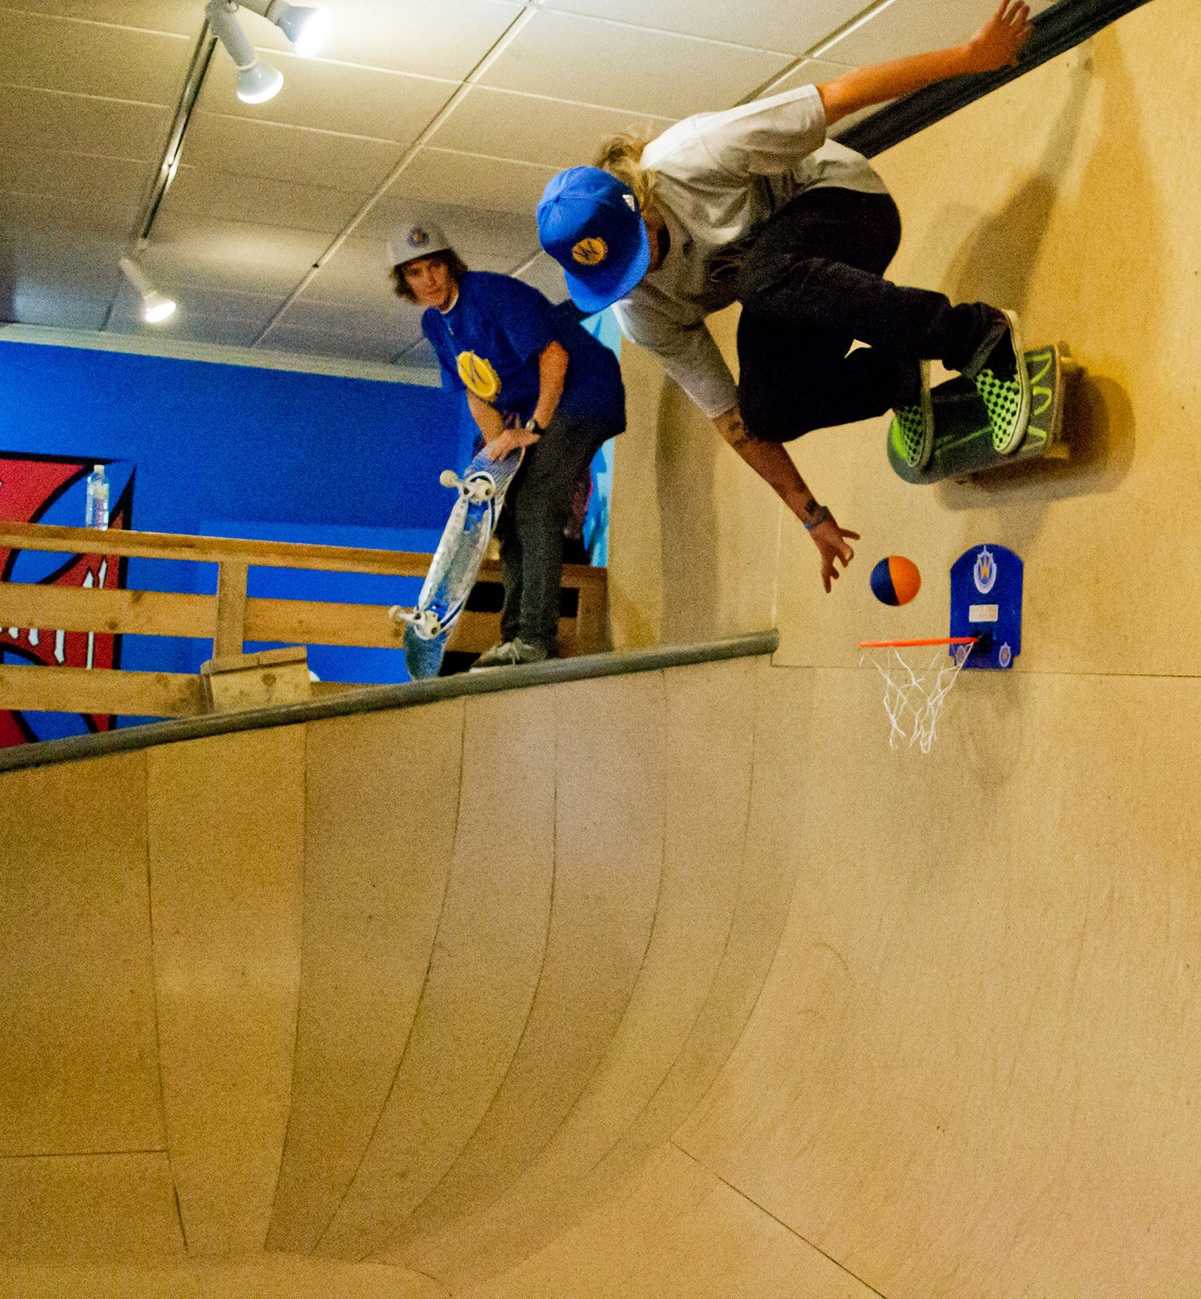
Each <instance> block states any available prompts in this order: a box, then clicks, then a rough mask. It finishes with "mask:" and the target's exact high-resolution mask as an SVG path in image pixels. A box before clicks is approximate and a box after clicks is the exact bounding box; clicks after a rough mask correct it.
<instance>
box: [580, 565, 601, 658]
mask: <svg viewBox="0 0 1201 1299" xmlns="http://www.w3.org/2000/svg"><path fill="white" fill-rule="evenodd" d="M606 595H607V588H606V586H605V584H604V583H603V582H584V583H582V584H581V586H580V594H579V603H578V604H577V605H576V653H577V654H597V653H599V652H600V651H601V650H603V649H604V648H605V604H606Z"/></svg>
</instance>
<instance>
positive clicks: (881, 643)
mask: <svg viewBox="0 0 1201 1299" xmlns="http://www.w3.org/2000/svg"><path fill="white" fill-rule="evenodd" d="M979 639H980V637H979V636H921V637H918V638H917V639H916V640H861V641H860V642H859V648H860V649H909V648H911V647H915V646H919V645H974V644H975V643H976V642H977V641H978V640H979Z"/></svg>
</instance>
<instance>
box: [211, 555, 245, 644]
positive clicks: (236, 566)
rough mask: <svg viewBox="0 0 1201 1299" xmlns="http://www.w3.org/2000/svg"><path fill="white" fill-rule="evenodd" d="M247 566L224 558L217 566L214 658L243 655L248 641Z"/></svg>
mask: <svg viewBox="0 0 1201 1299" xmlns="http://www.w3.org/2000/svg"><path fill="white" fill-rule="evenodd" d="M249 567H250V566H249V565H248V564H244V563H240V562H238V561H236V560H230V559H223V560H222V561H221V563H220V564H218V565H217V629H216V634H215V635H214V636H213V658H215V659H222V658H230V657H232V656H233V655H235V654H241V653H242V646H243V644H244V642H245V640H246V574H247V571H248V569H249Z"/></svg>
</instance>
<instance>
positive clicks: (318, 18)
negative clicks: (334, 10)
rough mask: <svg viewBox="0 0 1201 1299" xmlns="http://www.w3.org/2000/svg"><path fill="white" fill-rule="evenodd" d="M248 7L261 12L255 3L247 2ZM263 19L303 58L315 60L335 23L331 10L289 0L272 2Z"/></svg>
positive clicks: (250, 0)
mask: <svg viewBox="0 0 1201 1299" xmlns="http://www.w3.org/2000/svg"><path fill="white" fill-rule="evenodd" d="M260 3H261V0H260ZM246 7H247V8H249V9H255V10H258V5H257V4H256V3H255V0H246ZM260 12H261V11H260ZM263 17H264V18H266V19H268V21H270V22H273V23H274V24H275V25H276V27H278V28H279V30H280V31H281V32H283V34H284V35H285V36H286V37H287V38H288V40H290V41H291V42H292V46H293V48H294V49H295V50H296V53H297V54H299V55H300V57H301V58H302V59H310V58H312V57H313V55H314V54H316V53H317V52H318V51H319V50H320V49H321V46H322V45H323V44H324V43H325V38H326V37H327V36H328V35H329V29H330V26H331V23H332V21H333V20H332V16H331V14H330V12H329V10H328V9H313V8H311V7H310V6H309V5H290V4H288V3H286V0H271V3H270V4H268V5H267V8H266V12H264V13H263Z"/></svg>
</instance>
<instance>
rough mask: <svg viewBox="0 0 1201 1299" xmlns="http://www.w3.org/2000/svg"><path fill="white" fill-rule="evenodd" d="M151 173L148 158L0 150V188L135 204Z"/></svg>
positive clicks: (132, 205) (152, 171)
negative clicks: (139, 159) (136, 158)
mask: <svg viewBox="0 0 1201 1299" xmlns="http://www.w3.org/2000/svg"><path fill="white" fill-rule="evenodd" d="M153 175H154V168H153V166H152V165H151V164H150V163H149V162H134V161H131V160H129V159H126V158H97V157H92V156H90V155H84V154H77V153H46V152H36V153H3V152H0V190H8V191H10V192H19V193H23V194H57V195H60V196H62V197H64V198H70V199H82V200H86V201H104V202H108V203H119V204H125V205H127V206H131V207H134V208H136V207H137V205H138V204H139V203H140V202H141V199H142V196H143V194H144V193H145V192H146V188H147V186H148V185H149V183H150V178H151V176H153Z"/></svg>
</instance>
